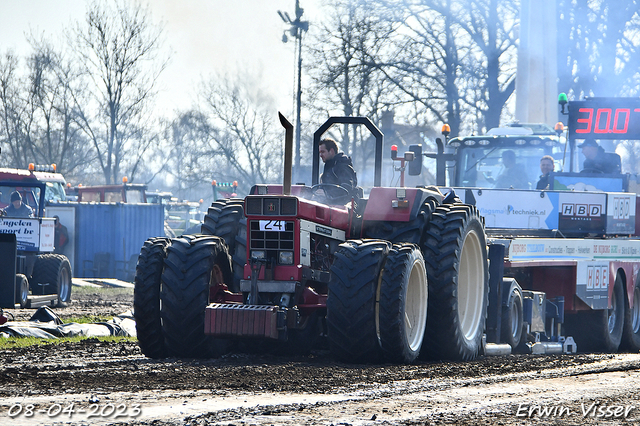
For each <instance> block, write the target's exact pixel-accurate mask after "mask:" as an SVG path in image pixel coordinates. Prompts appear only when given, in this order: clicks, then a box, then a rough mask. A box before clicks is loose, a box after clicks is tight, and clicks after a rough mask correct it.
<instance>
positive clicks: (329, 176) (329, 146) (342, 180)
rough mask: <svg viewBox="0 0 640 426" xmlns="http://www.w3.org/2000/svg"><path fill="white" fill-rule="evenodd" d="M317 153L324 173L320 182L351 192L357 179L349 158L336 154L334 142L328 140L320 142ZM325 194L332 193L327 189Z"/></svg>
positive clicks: (336, 148)
mask: <svg viewBox="0 0 640 426" xmlns="http://www.w3.org/2000/svg"><path fill="white" fill-rule="evenodd" d="M319 153H320V158H322V162H323V163H324V171H323V173H322V176H320V182H322V183H329V184H334V185H340V186H343V187H345V188H346V189H347V190H348V191H349V192H351V191H352V190H353V189H354V188H355V187H356V186H357V185H358V178H357V177H356V171H355V169H354V168H353V163H352V162H351V158H350V157H347V156H346V155H344V153H342V152H338V144H337V143H336V141H334V140H333V139H328V138H327V139H323V140H321V141H320V148H319ZM326 192H327V193H329V195H332V192H333V191H331V190H330V189H329V190H328V191H326Z"/></svg>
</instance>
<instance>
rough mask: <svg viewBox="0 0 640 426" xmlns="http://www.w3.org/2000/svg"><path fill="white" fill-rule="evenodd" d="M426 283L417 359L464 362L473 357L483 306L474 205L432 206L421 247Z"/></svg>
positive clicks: (485, 280) (483, 256)
mask: <svg viewBox="0 0 640 426" xmlns="http://www.w3.org/2000/svg"><path fill="white" fill-rule="evenodd" d="M422 251H423V256H424V259H425V263H426V267H427V279H428V281H429V308H428V313H427V331H426V334H425V342H424V343H423V345H422V347H423V349H422V351H421V357H422V358H431V359H449V360H456V361H469V360H472V359H474V358H476V357H477V356H478V354H479V353H480V350H481V347H482V335H483V332H484V325H485V320H486V317H487V305H488V303H489V268H488V261H487V243H486V237H485V233H484V222H483V220H482V218H481V217H480V215H479V214H478V211H477V209H476V207H475V206H470V205H466V204H453V205H446V206H438V207H437V208H436V211H435V212H434V213H433V215H432V218H431V222H430V223H429V226H428V228H427V236H426V238H425V242H424V244H423V246H422Z"/></svg>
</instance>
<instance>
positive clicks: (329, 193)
mask: <svg viewBox="0 0 640 426" xmlns="http://www.w3.org/2000/svg"><path fill="white" fill-rule="evenodd" d="M335 189H337V191H334V190H335ZM320 190H322V191H324V197H325V198H327V199H340V198H343V197H350V196H351V194H350V193H349V190H348V189H347V188H345V187H344V186H340V185H336V184H334V183H319V184H317V185H313V186H312V187H311V198H316V197H321V196H320V195H319V194H318V191H320Z"/></svg>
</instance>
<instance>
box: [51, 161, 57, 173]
mask: <svg viewBox="0 0 640 426" xmlns="http://www.w3.org/2000/svg"><path fill="white" fill-rule="evenodd" d="M51 167H53V172H54V173H55V172H56V171H57V170H58V166H56V163H53V164H52V165H51Z"/></svg>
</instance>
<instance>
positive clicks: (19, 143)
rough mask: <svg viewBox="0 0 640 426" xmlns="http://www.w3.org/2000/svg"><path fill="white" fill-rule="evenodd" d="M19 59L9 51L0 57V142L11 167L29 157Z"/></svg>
mask: <svg viewBox="0 0 640 426" xmlns="http://www.w3.org/2000/svg"><path fill="white" fill-rule="evenodd" d="M19 73H20V70H19V60H18V57H17V56H16V55H15V54H14V53H13V52H6V53H5V54H4V55H2V56H1V57H0V121H1V122H0V142H2V145H3V147H5V149H6V148H8V152H6V151H5V152H3V157H4V158H6V156H8V158H9V161H7V162H6V163H7V164H11V165H13V166H14V167H20V168H26V166H27V164H29V161H30V160H31V159H32V158H33V145H32V143H31V140H30V138H29V133H30V130H31V125H32V123H33V111H32V104H31V103H30V102H29V95H28V93H27V91H26V90H25V80H24V78H22V77H21V76H20V74H19Z"/></svg>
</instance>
